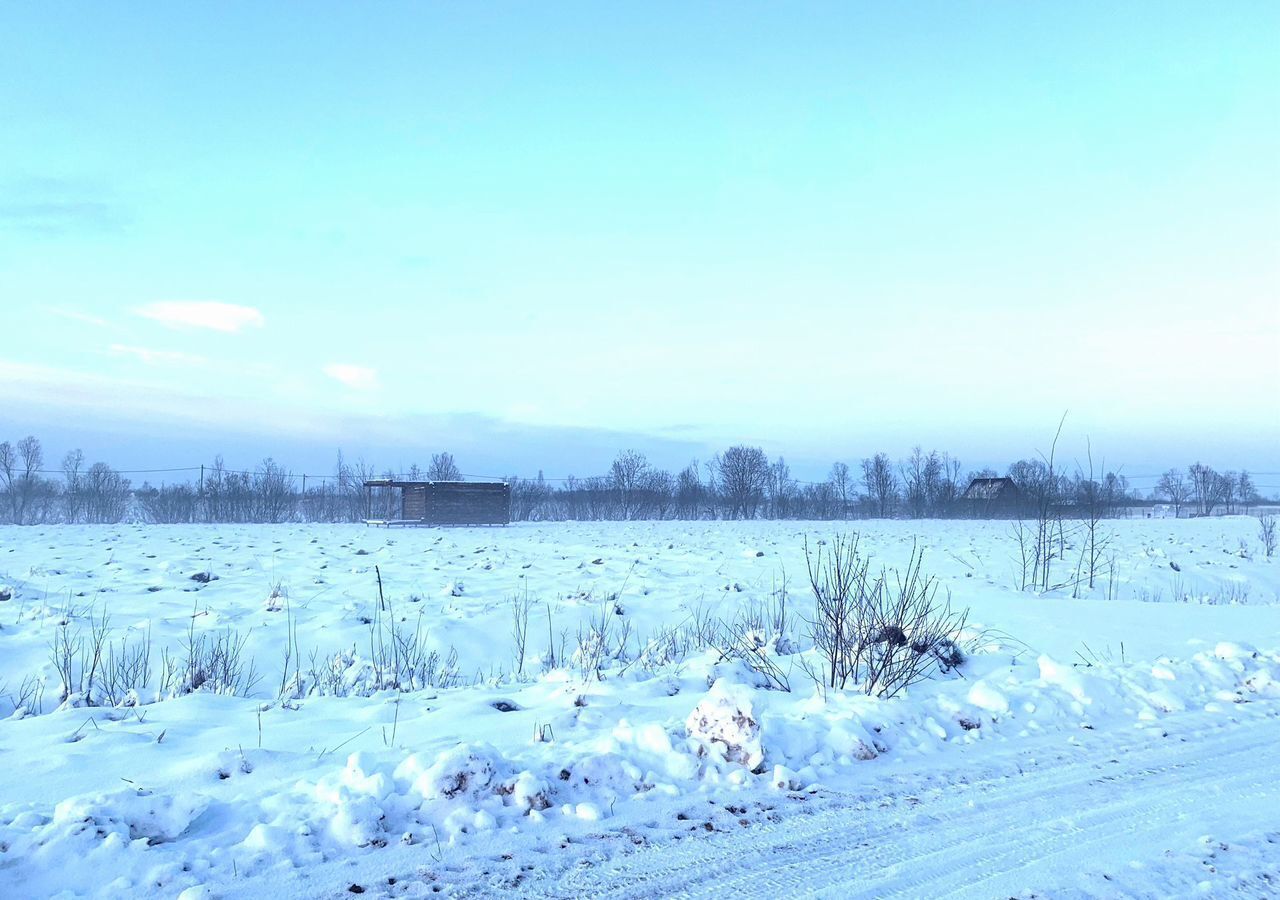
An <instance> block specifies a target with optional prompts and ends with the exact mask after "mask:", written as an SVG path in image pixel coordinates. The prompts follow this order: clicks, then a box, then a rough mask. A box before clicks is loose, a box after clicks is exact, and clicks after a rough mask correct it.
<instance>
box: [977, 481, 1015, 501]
mask: <svg viewBox="0 0 1280 900" xmlns="http://www.w3.org/2000/svg"><path fill="white" fill-rule="evenodd" d="M1017 492H1018V485H1017V484H1016V483H1015V482H1014V480H1013V479H1012V478H1007V477H1006V478H975V479H973V481H971V482H969V486H968V487H967V488H965V491H964V496H963V499H965V500H1004V499H1008V498H1010V497H1012V496H1014V495H1015V494H1017Z"/></svg>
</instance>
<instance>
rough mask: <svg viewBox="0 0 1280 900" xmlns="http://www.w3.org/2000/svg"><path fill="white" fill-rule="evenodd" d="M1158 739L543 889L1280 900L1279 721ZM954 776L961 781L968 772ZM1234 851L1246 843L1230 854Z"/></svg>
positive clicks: (684, 849) (931, 788) (1022, 762)
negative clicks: (1202, 893) (1277, 899)
mask: <svg viewBox="0 0 1280 900" xmlns="http://www.w3.org/2000/svg"><path fill="white" fill-rule="evenodd" d="M1161 734H1162V732H1161V730H1160V729H1154V730H1146V729H1144V730H1142V731H1137V730H1135V731H1134V732H1132V733H1130V734H1126V735H1124V736H1116V735H1095V734H1091V733H1089V732H1084V736H1083V737H1082V739H1081V740H1080V741H1079V742H1078V743H1074V744H1069V745H1062V744H1061V738H1059V739H1058V742H1059V744H1060V749H1059V750H1057V751H1048V752H1042V753H1040V755H1039V756H1038V757H1035V756H1033V755H1032V754H1028V753H1027V752H1026V751H1025V749H1024V750H1022V751H1019V752H1018V753H1017V754H1013V755H1010V756H1009V757H1008V758H1006V759H1005V760H1003V761H1001V762H997V763H996V765H994V766H985V767H983V768H982V769H981V770H980V772H979V773H977V774H975V775H974V776H971V777H967V778H965V780H963V781H960V780H955V781H951V780H950V779H948V778H946V776H945V774H944V773H941V772H940V773H938V775H936V776H935V777H932V778H928V779H926V781H925V789H923V790H917V791H914V792H911V791H908V790H905V789H904V788H905V787H907V786H909V785H910V784H911V782H912V781H915V782H916V783H920V779H919V776H918V775H917V776H916V777H915V778H911V777H910V776H898V777H897V778H895V779H892V780H893V781H896V782H897V783H898V785H899V786H898V788H897V789H896V790H895V789H894V788H893V786H892V785H886V786H884V787H885V789H884V790H883V791H881V792H876V793H875V795H874V796H872V795H868V796H865V797H849V798H841V799H842V800H843V801H844V802H840V803H837V804H833V805H830V806H827V807H826V808H823V809H820V810H818V811H815V812H814V813H813V814H811V815H796V816H788V817H786V818H785V819H783V820H781V821H779V822H776V823H772V824H762V825H759V826H755V827H750V828H744V829H743V830H742V831H738V832H728V833H723V834H709V835H699V836H697V837H692V838H689V839H686V840H682V841H679V842H675V843H664V844H661V845H653V846H650V847H647V848H644V849H642V850H639V851H637V852H634V853H631V854H628V855H625V856H620V857H617V858H615V859H612V860H610V861H608V862H604V863H602V864H600V865H595V866H592V867H590V868H578V869H575V870H573V871H570V872H567V873H565V874H564V875H562V876H561V877H560V878H559V880H558V881H556V882H555V883H554V884H549V885H543V886H542V887H541V889H540V890H541V894H542V895H543V896H548V897H587V896H590V897H612V898H633V897H634V898H640V897H644V898H651V897H790V896H801V895H815V894H816V895H822V896H833V897H837V896H838V897H876V898H880V897H940V896H955V897H983V898H987V897H1008V896H1015V895H1032V894H1033V893H1034V894H1035V895H1047V896H1053V897H1059V896H1064V895H1066V896H1098V895H1101V896H1111V895H1115V896H1179V895H1183V894H1185V893H1190V892H1193V891H1196V890H1197V889H1199V890H1205V889H1206V888H1207V889H1209V890H1210V892H1211V894H1213V895H1220V896H1222V895H1236V896H1248V897H1262V896H1268V895H1272V896H1274V895H1275V893H1277V892H1280V834H1277V831H1280V802H1278V801H1280V750H1278V749H1277V748H1278V747H1280V718H1277V717H1276V716H1275V715H1274V714H1272V715H1270V716H1268V717H1266V718H1261V719H1255V720H1252V721H1245V722H1238V723H1234V724H1230V725H1225V726H1222V727H1218V728H1212V729H1208V728H1206V730H1204V731H1200V732H1192V733H1186V732H1185V731H1184V732H1182V733H1180V734H1179V733H1169V734H1168V736H1165V737H1162V736H1161ZM1041 749H1042V750H1044V748H1041ZM955 771H956V773H957V774H956V775H955V776H954V777H956V778H959V777H960V775H959V773H960V772H963V771H964V770H962V769H961V770H955ZM1204 835H1212V836H1213V838H1214V842H1213V845H1212V846H1209V845H1208V844H1207V842H1198V839H1199V838H1201V837H1202V836H1204ZM1220 841H1225V843H1226V844H1227V847H1228V848H1229V849H1225V850H1224V849H1223V848H1222V847H1221V846H1220V844H1219V843H1218V842H1220ZM1237 841H1243V842H1244V843H1243V844H1241V845H1233V842H1237ZM1211 853H1213V854H1216V855H1215V856H1210V854H1211ZM1232 853H1235V854H1236V855H1237V856H1240V855H1241V854H1243V855H1245V856H1247V857H1248V858H1247V859H1246V860H1245V863H1244V868H1243V870H1242V871H1241V872H1234V873H1232V872H1230V869H1231V865H1232V863H1233V860H1234V858H1233V857H1230V854H1232ZM1214 860H1219V862H1218V863H1217V864H1215V862H1214ZM1227 876H1230V877H1227ZM1206 882H1207V884H1206ZM527 887H536V886H535V885H529V886H527Z"/></svg>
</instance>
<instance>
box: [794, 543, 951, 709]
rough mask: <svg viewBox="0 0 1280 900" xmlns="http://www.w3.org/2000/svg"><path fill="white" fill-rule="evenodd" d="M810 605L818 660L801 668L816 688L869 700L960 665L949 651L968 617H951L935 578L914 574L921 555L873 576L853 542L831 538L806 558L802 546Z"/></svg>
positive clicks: (915, 552)
mask: <svg viewBox="0 0 1280 900" xmlns="http://www.w3.org/2000/svg"><path fill="white" fill-rule="evenodd" d="M805 560H806V563H807V565H808V570H809V583H810V586H811V588H812V590H813V595H814V600H815V614H814V618H813V619H812V620H811V621H810V622H809V627H810V637H811V639H812V640H813V645H814V648H815V650H816V651H817V657H818V659H819V663H818V665H817V666H816V667H815V666H813V665H812V664H810V663H807V662H806V663H805V665H806V666H807V667H808V668H809V672H810V675H811V676H813V678H814V680H815V681H817V682H818V683H819V684H821V685H823V686H825V687H830V688H836V689H843V688H845V687H848V686H857V687H859V688H860V689H861V690H862V691H863V692H864V693H866V694H867V695H869V696H873V697H885V698H888V697H893V696H894V695H896V694H897V693H899V692H900V691H902V690H903V689H904V688H907V687H909V686H911V685H912V684H915V683H917V682H920V681H923V680H925V679H926V678H929V677H930V676H931V675H932V674H933V673H934V672H947V671H950V670H951V669H953V668H956V667H957V666H959V665H960V664H961V663H962V662H963V661H964V654H963V652H962V651H961V649H960V647H959V646H958V644H957V640H958V638H959V635H960V632H961V631H962V630H963V628H964V623H965V619H966V618H967V615H968V610H965V611H962V612H953V611H952V610H951V605H950V602H949V600H943V601H939V600H938V599H937V593H938V585H937V581H936V579H935V578H933V577H932V576H926V575H923V574H922V573H921V570H920V568H921V562H922V560H923V554H922V553H921V552H920V551H919V550H917V549H915V548H913V549H912V551H911V559H910V561H909V562H908V564H907V567H906V570H905V571H904V572H902V573H898V572H894V573H893V578H892V580H890V576H889V573H888V572H887V571H885V570H881V572H880V574H879V575H875V576H873V575H872V574H871V572H870V561H869V560H868V559H867V558H865V557H863V556H862V555H861V553H860V552H859V550H858V537H857V535H854V536H853V537H851V538H850V537H845V536H837V537H836V538H835V539H834V540H833V541H832V542H831V543H830V544H829V545H824V544H819V545H818V547H817V549H816V550H811V549H810V547H809V546H808V543H807V542H806V544H805Z"/></svg>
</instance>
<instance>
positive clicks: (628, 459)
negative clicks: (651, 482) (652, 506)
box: [609, 450, 649, 519]
mask: <svg viewBox="0 0 1280 900" xmlns="http://www.w3.org/2000/svg"><path fill="white" fill-rule="evenodd" d="M648 475H649V461H648V460H647V459H646V458H645V455H644V454H643V453H638V452H636V451H635V450H623V451H622V452H621V453H619V454H618V456H617V458H616V459H615V460H614V461H613V465H612V466H611V467H610V468H609V485H610V487H612V488H613V490H614V491H615V492H616V493H617V495H618V503H619V505H620V506H621V515H622V518H624V519H631V518H633V517H634V516H635V514H636V512H637V507H638V505H639V497H638V496H637V495H638V494H639V492H640V489H641V487H642V486H643V485H644V484H645V483H646V481H647V479H648Z"/></svg>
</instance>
